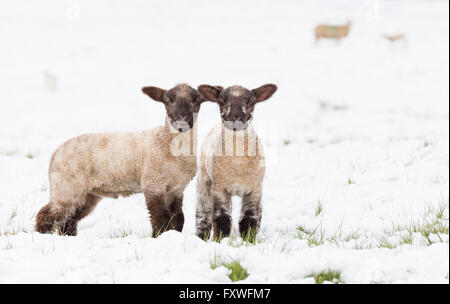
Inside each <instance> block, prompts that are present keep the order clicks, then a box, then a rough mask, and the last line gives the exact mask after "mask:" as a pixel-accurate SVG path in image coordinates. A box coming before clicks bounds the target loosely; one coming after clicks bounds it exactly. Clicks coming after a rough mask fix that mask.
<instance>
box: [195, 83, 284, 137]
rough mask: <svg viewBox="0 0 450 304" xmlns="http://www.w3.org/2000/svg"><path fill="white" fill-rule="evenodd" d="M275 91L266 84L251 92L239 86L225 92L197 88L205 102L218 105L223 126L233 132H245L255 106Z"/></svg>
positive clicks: (210, 88) (202, 86)
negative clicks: (208, 101)
mask: <svg viewBox="0 0 450 304" xmlns="http://www.w3.org/2000/svg"><path fill="white" fill-rule="evenodd" d="M276 90H277V86H276V85H274V84H266V85H263V86H261V87H259V88H256V89H254V90H251V91H250V90H248V89H246V88H244V87H241V86H232V87H229V88H226V89H225V90H223V89H221V88H220V87H213V86H210V85H201V86H199V87H198V91H199V93H200V94H201V95H202V96H204V98H205V99H206V100H211V101H214V102H216V103H218V104H219V107H220V114H221V117H222V123H223V125H224V126H225V127H226V128H227V129H229V130H233V131H242V130H246V129H247V128H248V126H249V125H250V123H251V121H252V119H253V111H254V110H255V105H256V104H257V103H258V102H261V101H264V100H267V99H269V98H270V97H271V96H272V94H273V93H275V91H276Z"/></svg>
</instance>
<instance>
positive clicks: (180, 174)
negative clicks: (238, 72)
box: [36, 84, 205, 237]
mask: <svg viewBox="0 0 450 304" xmlns="http://www.w3.org/2000/svg"><path fill="white" fill-rule="evenodd" d="M142 91H143V93H144V94H146V95H148V96H149V97H150V98H152V99H154V100H156V101H159V102H161V103H163V104H164V105H165V107H166V112H167V117H166V122H165V125H164V126H160V127H156V128H154V129H151V130H147V131H142V132H138V133H100V134H87V135H82V136H79V137H75V138H72V139H70V140H68V141H66V142H65V143H63V144H62V145H61V146H60V147H59V148H58V149H57V150H56V151H55V152H54V153H53V156H52V158H51V160H50V167H49V179H50V202H49V203H48V204H47V205H45V206H44V207H43V208H42V209H41V210H40V211H39V213H38V214H37V216H36V231H38V232H40V233H50V232H52V231H53V230H54V229H56V230H57V231H58V232H59V233H60V234H63V235H76V234H77V223H78V221H79V220H81V219H82V218H84V217H85V216H87V215H88V214H89V213H90V212H91V211H92V210H93V209H94V208H95V206H96V205H97V203H98V202H99V201H100V200H101V199H102V198H104V197H109V198H118V197H119V196H128V195H132V194H135V193H144V196H145V201H146V203H147V207H148V210H149V211H150V217H151V223H152V227H153V237H155V236H158V234H159V233H162V232H164V231H166V230H169V229H175V230H178V231H181V230H182V229H183V224H184V215H183V210H182V203H183V192H184V189H185V188H186V186H187V185H188V183H189V182H190V181H191V180H192V179H193V178H194V176H195V174H196V172H197V157H196V156H195V151H196V147H195V145H196V142H197V138H196V135H197V132H196V127H195V121H196V116H197V113H198V112H199V110H200V105H201V103H202V102H204V101H205V99H204V98H203V97H201V95H200V94H199V93H198V92H197V90H195V89H193V88H191V87H190V86H188V85H186V84H181V85H177V86H175V87H174V88H172V89H170V90H168V91H166V90H163V89H160V88H157V87H145V88H143V89H142ZM180 141H183V142H187V143H189V147H188V148H187V150H188V152H187V153H178V154H177V153H174V147H173V145H174V142H175V143H179V142H180ZM175 149H176V148H175ZM185 152H186V151H185Z"/></svg>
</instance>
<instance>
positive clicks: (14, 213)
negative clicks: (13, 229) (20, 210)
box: [9, 209, 17, 222]
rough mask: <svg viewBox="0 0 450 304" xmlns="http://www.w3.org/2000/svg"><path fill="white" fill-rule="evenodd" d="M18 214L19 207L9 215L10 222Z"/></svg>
mask: <svg viewBox="0 0 450 304" xmlns="http://www.w3.org/2000/svg"><path fill="white" fill-rule="evenodd" d="M16 216H17V209H13V210H12V211H11V214H10V215H9V222H11V221H12V220H13V219H14V218H15V217H16Z"/></svg>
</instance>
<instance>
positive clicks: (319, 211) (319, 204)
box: [314, 201, 323, 217]
mask: <svg viewBox="0 0 450 304" xmlns="http://www.w3.org/2000/svg"><path fill="white" fill-rule="evenodd" d="M322 211H323V206H322V203H321V202H320V201H319V203H318V204H317V207H316V210H315V211H314V215H315V216H316V217H318V216H319V214H321V213H322Z"/></svg>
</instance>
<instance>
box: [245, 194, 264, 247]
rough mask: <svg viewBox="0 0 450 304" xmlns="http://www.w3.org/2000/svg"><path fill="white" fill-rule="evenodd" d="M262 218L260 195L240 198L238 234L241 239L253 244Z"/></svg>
mask: <svg viewBox="0 0 450 304" xmlns="http://www.w3.org/2000/svg"><path fill="white" fill-rule="evenodd" d="M261 217H262V208H261V195H259V194H254V193H253V192H252V193H249V194H246V195H244V197H243V198H242V210H241V219H240V221H239V232H240V234H241V237H242V238H243V239H246V240H247V241H249V242H254V241H255V238H256V234H257V233H258V230H259V227H260V224H261Z"/></svg>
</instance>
